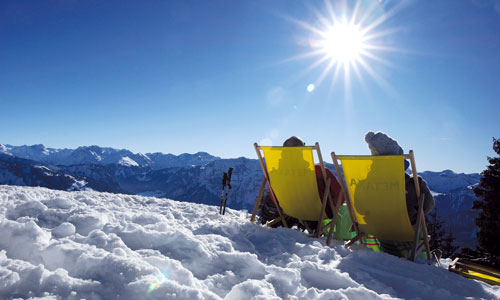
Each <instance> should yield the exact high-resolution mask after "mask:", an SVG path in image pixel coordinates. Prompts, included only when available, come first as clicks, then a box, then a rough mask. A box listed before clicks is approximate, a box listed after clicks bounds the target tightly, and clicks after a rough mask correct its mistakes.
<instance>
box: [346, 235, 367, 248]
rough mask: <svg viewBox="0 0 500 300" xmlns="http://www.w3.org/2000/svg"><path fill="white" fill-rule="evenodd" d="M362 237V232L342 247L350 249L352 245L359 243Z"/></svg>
mask: <svg viewBox="0 0 500 300" xmlns="http://www.w3.org/2000/svg"><path fill="white" fill-rule="evenodd" d="M364 236H365V233H364V232H361V233H359V234H358V235H356V236H355V237H353V238H352V239H351V240H349V242H347V243H346V244H345V245H344V247H346V248H349V247H351V246H352V244H354V243H356V242H357V241H359V240H360V239H362V238H363V237H364Z"/></svg>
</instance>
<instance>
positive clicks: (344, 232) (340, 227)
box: [323, 204, 356, 241]
mask: <svg viewBox="0 0 500 300" xmlns="http://www.w3.org/2000/svg"><path fill="white" fill-rule="evenodd" d="M330 221H331V219H325V220H323V225H326V224H328V222H330ZM351 227H352V220H351V216H350V215H349V209H348V208H347V205H345V204H343V205H341V206H340V208H339V215H338V217H337V222H335V227H334V229H333V232H334V233H335V239H337V240H342V241H347V240H350V239H352V238H353V237H355V236H356V232H353V231H351ZM328 232H329V229H328V230H327V231H326V232H325V235H327V234H328Z"/></svg>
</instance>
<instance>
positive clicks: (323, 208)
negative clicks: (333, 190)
mask: <svg viewBox="0 0 500 300" xmlns="http://www.w3.org/2000/svg"><path fill="white" fill-rule="evenodd" d="M326 184H327V185H326V188H325V194H324V195H323V199H322V200H323V201H322V202H323V203H322V205H321V212H320V214H319V221H318V226H317V228H316V232H315V233H314V237H316V238H318V237H319V235H320V232H321V227H322V225H323V224H322V223H323V216H324V215H325V209H326V203H327V201H328V196H329V195H330V178H328V180H327V181H326Z"/></svg>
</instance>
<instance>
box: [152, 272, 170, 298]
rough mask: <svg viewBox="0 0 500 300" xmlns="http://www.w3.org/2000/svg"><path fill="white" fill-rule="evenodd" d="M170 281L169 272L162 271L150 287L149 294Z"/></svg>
mask: <svg viewBox="0 0 500 300" xmlns="http://www.w3.org/2000/svg"><path fill="white" fill-rule="evenodd" d="M167 279H168V270H162V271H161V272H158V274H157V275H156V278H155V281H154V282H152V283H151V284H150V285H149V289H148V293H151V292H152V291H154V290H156V289H157V288H159V287H160V286H161V285H162V283H164V282H165V281H167Z"/></svg>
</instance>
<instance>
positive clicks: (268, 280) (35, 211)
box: [0, 186, 500, 300]
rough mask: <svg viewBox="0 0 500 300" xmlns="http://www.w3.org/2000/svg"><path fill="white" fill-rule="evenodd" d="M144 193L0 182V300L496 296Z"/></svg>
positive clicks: (475, 284)
mask: <svg viewBox="0 0 500 300" xmlns="http://www.w3.org/2000/svg"><path fill="white" fill-rule="evenodd" d="M246 216H247V214H246V213H245V212H241V211H235V210H232V209H227V210H226V215H224V216H221V215H219V213H218V207H215V206H207V205H202V204H194V203H186V202H177V201H173V200H168V199H159V198H153V197H143V196H132V195H116V194H109V193H98V192H93V191H80V192H63V191H52V190H48V189H44V188H30V187H16V186H0V299H17V298H24V299H28V298H31V299H44V300H47V299H126V300H127V299H401V298H404V299H412V298H420V299H465V298H474V299H498V298H500V287H493V286H489V285H487V284H486V283H483V282H479V281H474V280H469V279H466V278H463V277H461V276H459V275H456V274H454V273H451V272H449V271H448V270H447V269H446V267H447V265H449V263H450V260H442V263H443V267H435V266H428V265H419V264H415V263H412V262H409V261H406V260H402V259H398V258H396V257H393V256H390V255H387V254H384V253H375V252H371V251H369V250H366V249H364V248H363V247H362V246H355V247H353V249H345V248H344V247H343V246H342V243H341V242H338V241H334V242H333V243H332V245H331V246H330V247H328V246H326V245H325V241H324V239H314V238H310V237H308V236H306V235H305V234H304V233H302V232H299V231H296V230H293V229H285V228H277V229H271V228H267V227H262V226H260V225H257V224H252V223H250V222H249V221H248V218H245V217H246Z"/></svg>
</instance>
